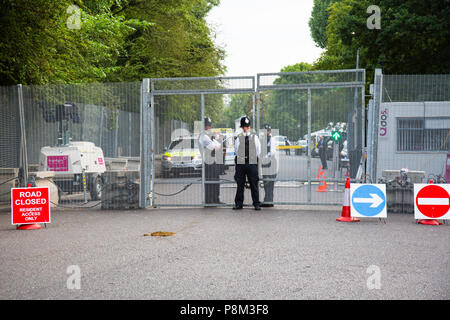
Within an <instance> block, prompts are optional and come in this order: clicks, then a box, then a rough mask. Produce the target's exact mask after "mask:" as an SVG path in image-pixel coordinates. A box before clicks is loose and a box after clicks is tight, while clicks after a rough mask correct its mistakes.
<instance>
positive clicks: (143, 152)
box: [139, 79, 153, 208]
mask: <svg viewBox="0 0 450 320" xmlns="http://www.w3.org/2000/svg"><path fill="white" fill-rule="evenodd" d="M149 95H150V81H149V79H143V80H142V84H141V115H140V116H141V119H140V120H141V139H140V144H141V145H140V167H141V171H140V183H141V184H140V189H139V207H140V208H146V207H147V206H148V205H149V203H150V201H149V195H150V196H151V197H152V201H153V195H152V194H150V192H151V190H150V161H151V160H152V159H151V148H152V147H153V145H152V141H151V139H149V137H150V135H149V133H150V130H151V129H152V128H151V126H152V125H153V124H152V123H151V121H150V118H151V115H150V111H151V110H150V108H151V106H150V108H149V105H148V104H149Z"/></svg>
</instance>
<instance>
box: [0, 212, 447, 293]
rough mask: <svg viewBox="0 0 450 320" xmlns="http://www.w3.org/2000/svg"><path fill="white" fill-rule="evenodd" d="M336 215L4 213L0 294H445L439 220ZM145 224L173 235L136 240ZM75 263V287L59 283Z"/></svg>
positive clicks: (0, 231) (444, 237) (150, 229)
mask: <svg viewBox="0 0 450 320" xmlns="http://www.w3.org/2000/svg"><path fill="white" fill-rule="evenodd" d="M339 216H340V208H329V207H328V208H324V209H322V208H319V207H315V208H307V207H306V208H294V207H281V206H280V207H275V208H271V209H266V208H263V210H261V211H254V210H252V209H251V208H248V209H247V208H246V209H243V210H240V211H233V210H231V209H229V208H207V209H204V208H190V209H149V210H135V211H102V210H99V209H97V210H80V211H75V210H67V209H64V210H54V211H53V212H52V223H51V224H49V225H48V226H47V228H42V229H41V230H29V231H22V230H15V227H14V226H12V225H11V224H10V223H11V222H10V221H11V220H10V214H9V213H7V212H6V213H5V212H3V213H0V243H1V260H0V299H449V298H450V263H449V261H450V260H449V257H450V241H449V240H450V232H449V231H450V229H449V224H448V223H447V224H444V225H441V226H425V225H418V224H416V223H415V220H414V216H413V215H411V214H391V215H389V216H388V219H387V220H386V223H384V222H383V221H379V220H369V219H362V221H361V222H358V223H340V222H337V221H336V220H335V219H336V218H337V217H339ZM154 231H170V232H175V235H173V236H171V237H151V236H144V234H149V233H151V232H154ZM73 265H75V266H78V267H79V270H80V274H81V278H80V289H69V288H68V285H67V283H68V280H71V279H72V278H73V275H72V273H67V270H68V268H69V266H73ZM377 275H379V276H380V277H379V278H378V279H379V281H378V282H377V281H376V280H374V279H375V277H376V276H377ZM69 282H70V281H69ZM70 283H73V282H70ZM75 283H76V282H75ZM368 283H369V284H373V285H375V286H376V288H374V289H369V287H368ZM378 284H379V286H377V285H378Z"/></svg>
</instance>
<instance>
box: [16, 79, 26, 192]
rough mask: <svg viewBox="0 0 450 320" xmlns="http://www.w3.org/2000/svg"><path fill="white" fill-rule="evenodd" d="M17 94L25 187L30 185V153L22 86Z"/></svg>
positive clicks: (18, 88)
mask: <svg viewBox="0 0 450 320" xmlns="http://www.w3.org/2000/svg"><path fill="white" fill-rule="evenodd" d="M17 94H18V102H19V119H20V133H21V139H20V147H21V149H22V152H21V154H22V156H21V159H20V160H21V165H22V170H23V179H24V186H27V184H28V152H27V136H26V131H25V110H24V106H23V91H22V85H21V84H18V85H17Z"/></svg>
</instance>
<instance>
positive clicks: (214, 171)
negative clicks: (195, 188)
mask: <svg viewBox="0 0 450 320" xmlns="http://www.w3.org/2000/svg"><path fill="white" fill-rule="evenodd" d="M218 180H219V165H217V164H206V163H205V181H218ZM219 194H220V184H219V183H213V184H209V183H205V202H206V203H218V202H219Z"/></svg>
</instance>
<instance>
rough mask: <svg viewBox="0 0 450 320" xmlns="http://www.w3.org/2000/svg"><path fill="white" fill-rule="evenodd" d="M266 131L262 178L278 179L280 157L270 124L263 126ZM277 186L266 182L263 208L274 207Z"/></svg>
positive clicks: (263, 140) (263, 145) (263, 146)
mask: <svg viewBox="0 0 450 320" xmlns="http://www.w3.org/2000/svg"><path fill="white" fill-rule="evenodd" d="M263 128H264V130H265V135H266V137H264V138H263V139H262V142H263V144H262V148H263V150H262V151H263V154H264V153H265V155H264V156H263V157H262V161H261V162H262V163H261V167H262V176H263V179H264V180H266V179H275V178H276V177H277V170H278V167H277V166H278V157H277V156H278V155H277V152H276V148H275V143H274V141H273V138H272V134H271V131H272V128H271V126H270V125H269V124H265V125H264V126H263ZM274 186H275V181H264V201H263V203H262V204H261V207H273V203H271V202H273V188H274Z"/></svg>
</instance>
